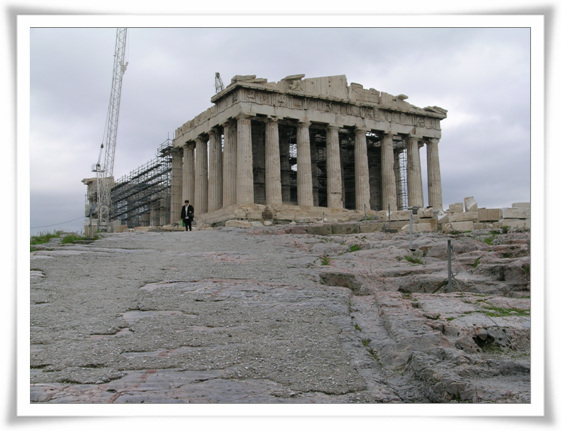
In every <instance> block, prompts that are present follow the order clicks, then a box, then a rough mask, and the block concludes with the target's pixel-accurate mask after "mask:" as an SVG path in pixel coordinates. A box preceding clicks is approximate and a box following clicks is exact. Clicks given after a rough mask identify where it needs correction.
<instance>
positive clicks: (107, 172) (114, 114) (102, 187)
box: [92, 28, 128, 230]
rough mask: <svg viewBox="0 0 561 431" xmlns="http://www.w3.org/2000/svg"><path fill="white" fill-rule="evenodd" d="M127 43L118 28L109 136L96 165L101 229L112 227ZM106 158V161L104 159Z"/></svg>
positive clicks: (107, 131) (108, 121)
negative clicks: (116, 158) (114, 180)
mask: <svg viewBox="0 0 561 431" xmlns="http://www.w3.org/2000/svg"><path fill="white" fill-rule="evenodd" d="M126 44H127V29H126V28H118V29H117V37H116V39H115V56H114V57H115V58H114V59H113V81H112V83H111V96H110V99H109V109H108V111H107V120H106V123H105V137H104V141H103V142H102V143H101V147H100V149H99V157H98V159H97V163H96V164H95V165H94V166H93V167H92V172H95V173H96V180H97V219H98V229H100V230H109V217H110V208H111V183H112V181H113V178H112V177H113V165H114V162H115V147H116V144H117V127H118V125H119V107H120V105H121V87H122V84H123V75H124V74H125V70H126V69H127V65H128V62H127V63H125V47H126ZM102 158H103V164H101V159H102Z"/></svg>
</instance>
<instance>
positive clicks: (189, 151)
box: [181, 142, 195, 205]
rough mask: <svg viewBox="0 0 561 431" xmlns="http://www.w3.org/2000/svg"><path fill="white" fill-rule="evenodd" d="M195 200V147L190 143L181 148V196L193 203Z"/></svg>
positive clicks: (183, 200)
mask: <svg viewBox="0 0 561 431" xmlns="http://www.w3.org/2000/svg"><path fill="white" fill-rule="evenodd" d="M194 198H195V147H194V145H193V144H192V143H191V142H188V143H186V144H185V145H184V146H183V195H182V200H181V202H182V203H181V204H182V205H183V202H185V200H189V201H190V202H193V199H194Z"/></svg>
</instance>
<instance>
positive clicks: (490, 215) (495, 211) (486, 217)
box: [477, 208, 503, 222]
mask: <svg viewBox="0 0 561 431" xmlns="http://www.w3.org/2000/svg"><path fill="white" fill-rule="evenodd" d="M477 212H478V214H479V216H478V218H479V221H480V222H483V221H499V220H500V219H502V218H503V210H502V209H500V208H489V209H487V208H480V209H479V210H478V211H477Z"/></svg>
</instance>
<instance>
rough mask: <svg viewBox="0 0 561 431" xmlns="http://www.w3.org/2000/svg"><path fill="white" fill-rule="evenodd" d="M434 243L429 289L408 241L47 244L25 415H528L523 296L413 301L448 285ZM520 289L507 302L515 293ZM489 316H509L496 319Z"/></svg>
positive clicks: (244, 236) (255, 233)
mask: <svg viewBox="0 0 561 431" xmlns="http://www.w3.org/2000/svg"><path fill="white" fill-rule="evenodd" d="M436 237H437V235H436V234H433V235H432V236H431V235H429V236H427V237H426V238H425V237H419V238H418V239H417V240H418V241H421V242H422V243H423V244H425V246H426V247H427V253H426V256H427V257H426V259H427V262H426V265H424V267H425V268H424V273H423V272H422V271H420V270H419V269H418V268H417V267H416V266H415V265H412V264H411V263H409V262H407V261H405V260H402V259H397V258H396V256H401V255H403V256H405V255H409V254H410V253H411V252H410V251H409V250H408V248H407V238H406V237H401V236H400V235H396V234H394V235H390V234H385V233H373V234H363V235H344V236H332V237H324V236H315V235H306V234H287V233H286V229H285V228H282V227H274V228H268V229H267V228H264V229H245V230H244V229H232V228H224V229H217V230H203V231H193V232H190V233H187V232H134V233H133V232H125V233H120V234H111V235H107V236H105V237H104V238H102V239H100V240H97V241H95V242H93V243H91V244H74V245H69V246H63V245H56V244H48V245H46V246H44V247H42V249H41V250H40V251H36V252H33V253H32V256H31V347H30V349H31V364H30V365H31V369H30V372H31V388H30V397H31V401H32V402H33V403H403V402H503V403H510V402H518V403H519V402H529V400H530V366H529V364H530V356H529V333H530V328H529V299H528V295H529V293H528V292H526V293H525V295H522V294H519V295H514V296H513V295H511V296H508V297H507V296H505V295H503V294H496V295H495V294H494V295H491V294H488V293H487V294H481V293H479V292H469V291H466V292H455V293H451V294H446V293H444V292H437V293H430V292H423V291H417V292H415V291H412V289H411V287H410V286H409V288H404V285H403V280H404V279H408V280H409V282H410V284H411V285H412V284H415V283H416V282H415V281H414V278H412V277H413V275H412V274H416V276H415V277H416V280H417V285H419V282H418V280H420V279H422V280H423V282H422V283H420V284H422V285H427V286H428V285H431V284H430V283H429V282H427V281H426V280H427V277H428V278H430V274H433V277H436V279H437V280H440V278H441V277H442V275H441V272H440V271H437V270H435V268H437V267H438V268H440V267H441V266H442V265H443V264H444V263H445V262H444V261H443V260H442V258H441V257H439V256H438V254H439V253H437V252H436V251H435V250H436V249H438V246H437V243H438V244H439V243H440V242H442V238H440V239H437V238H436ZM435 241H436V242H435ZM470 241H471V240H470ZM472 242H474V243H476V240H473V241H472ZM356 244H360V247H358V248H356V247H355V248H353V247H351V246H352V245H356ZM524 244H525V243H524V242H523V241H522V242H520V245H518V247H519V248H523V247H524ZM474 247H475V249H477V247H476V246H473V247H471V248H470V247H468V249H467V250H466V251H465V253H466V254H465V255H464V257H465V256H467V255H468V254H469V253H473V250H472V248H474ZM485 248H486V249H488V248H489V247H488V246H486V247H485ZM459 249H460V248H459ZM351 250H352V251H351ZM430 250H432V252H434V254H435V257H432V258H431V257H430V253H431V251H430ZM522 254H523V253H522ZM522 258H524V257H522ZM429 259H432V260H431V261H430V262H429ZM489 260H491V257H489ZM510 264H511V265H512V262H511V263H510ZM431 265H434V266H433V267H431ZM507 266H508V265H507ZM444 267H445V266H444ZM491 272H492V271H491ZM427 273H428V275H427ZM466 275H470V276H471V277H476V276H479V277H482V276H481V275H478V274H466ZM423 277H424V278H423ZM439 277H440V278H439ZM486 277H487V281H486V282H487V283H488V284H489V283H491V284H492V283H495V284H496V283H499V281H493V280H491V279H492V277H490V276H486ZM512 280H513V281H512V282H511V283H510V285H509V284H508V282H507V281H504V280H503V281H502V282H500V283H502V285H501V286H499V287H498V288H497V289H499V291H500V289H503V290H505V291H506V290H508V289H509V286H510V289H511V291H512V290H513V287H512V286H514V287H515V288H516V289H514V290H516V291H520V290H521V288H520V285H521V284H520V283H521V282H520V279H515V278H512ZM423 283H424V284H423ZM433 283H436V281H434V280H433ZM420 290H422V289H420ZM499 293H500V292H499ZM501 301H502V302H501ZM505 301H506V302H505ZM490 304H496V305H495V308H496V309H499V308H500V309H501V310H505V309H508V310H511V314H508V315H505V316H501V317H489V314H488V313H486V312H485V310H486V307H487V306H489V305H490ZM512 310H521V311H519V312H518V313H514V312H513V311H512ZM478 337H479V338H478Z"/></svg>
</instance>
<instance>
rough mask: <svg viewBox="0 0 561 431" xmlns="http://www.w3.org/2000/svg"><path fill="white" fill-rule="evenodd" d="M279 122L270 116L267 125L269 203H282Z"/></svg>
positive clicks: (266, 170) (266, 149) (267, 187)
mask: <svg viewBox="0 0 561 431" xmlns="http://www.w3.org/2000/svg"><path fill="white" fill-rule="evenodd" d="M280 172H281V171H280V146H279V123H278V121H277V119H276V118H269V120H268V121H267V124H266V126H265V197H266V202H267V205H281V204H282V186H281V176H280Z"/></svg>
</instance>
